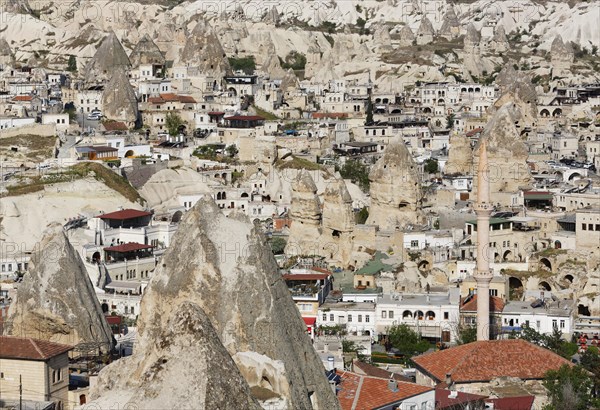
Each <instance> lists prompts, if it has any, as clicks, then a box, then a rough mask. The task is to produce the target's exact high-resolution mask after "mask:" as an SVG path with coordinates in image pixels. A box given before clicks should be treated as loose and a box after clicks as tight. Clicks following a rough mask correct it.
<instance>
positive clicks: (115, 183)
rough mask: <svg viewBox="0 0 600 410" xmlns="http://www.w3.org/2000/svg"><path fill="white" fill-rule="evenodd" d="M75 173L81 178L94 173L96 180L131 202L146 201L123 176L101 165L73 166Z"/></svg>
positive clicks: (84, 164) (83, 164) (84, 163)
mask: <svg viewBox="0 0 600 410" xmlns="http://www.w3.org/2000/svg"><path fill="white" fill-rule="evenodd" d="M70 169H72V170H73V171H74V172H76V173H78V174H80V175H81V177H85V176H87V175H88V174H89V173H90V172H93V173H94V178H95V179H96V180H98V181H100V182H102V183H103V184H104V185H106V186H107V187H109V188H111V189H113V190H115V191H117V192H118V193H120V194H121V195H123V196H124V197H125V198H127V199H128V200H129V201H131V202H139V203H143V202H144V199H143V198H142V197H141V196H140V194H139V193H138V192H137V191H136V190H135V188H134V187H132V186H131V184H130V183H129V181H127V180H126V179H125V178H123V177H122V176H120V175H118V174H115V173H114V172H113V171H111V170H110V169H108V168H106V167H105V166H103V165H101V164H97V163H95V162H83V163H81V164H77V165H74V166H72V167H71V168H70Z"/></svg>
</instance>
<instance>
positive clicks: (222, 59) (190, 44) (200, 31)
mask: <svg viewBox="0 0 600 410" xmlns="http://www.w3.org/2000/svg"><path fill="white" fill-rule="evenodd" d="M180 62H181V63H183V64H185V65H188V66H195V67H197V68H198V71H199V72H200V73H205V74H206V75H210V76H222V75H225V74H227V73H229V72H230V71H231V68H230V67H229V61H228V60H227V58H226V56H225V51H224V50H223V46H222V45H221V41H220V40H219V37H218V36H217V34H216V33H215V30H214V29H213V28H212V26H211V25H210V24H209V23H208V22H206V21H205V20H200V21H198V23H197V24H196V27H194V30H192V32H191V33H190V36H189V37H188V39H187V41H186V43H185V47H184V48H183V50H182V52H181V59H180Z"/></svg>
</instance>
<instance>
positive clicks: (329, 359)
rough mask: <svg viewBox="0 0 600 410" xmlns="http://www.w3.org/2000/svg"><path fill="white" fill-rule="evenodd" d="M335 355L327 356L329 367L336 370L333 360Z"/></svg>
mask: <svg viewBox="0 0 600 410" xmlns="http://www.w3.org/2000/svg"><path fill="white" fill-rule="evenodd" d="M333 360H334V359H333V356H327V369H328V370H335V363H334V361H333Z"/></svg>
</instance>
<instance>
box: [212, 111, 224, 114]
mask: <svg viewBox="0 0 600 410" xmlns="http://www.w3.org/2000/svg"><path fill="white" fill-rule="evenodd" d="M208 115H225V113H224V112H221V111H211V112H209V113H208Z"/></svg>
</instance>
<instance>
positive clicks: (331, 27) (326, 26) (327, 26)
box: [319, 21, 336, 45]
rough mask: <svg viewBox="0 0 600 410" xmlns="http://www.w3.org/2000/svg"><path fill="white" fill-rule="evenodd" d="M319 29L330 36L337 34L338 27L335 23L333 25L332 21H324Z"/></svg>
mask: <svg viewBox="0 0 600 410" xmlns="http://www.w3.org/2000/svg"><path fill="white" fill-rule="evenodd" d="M319 29H320V30H322V31H326V32H327V33H329V34H333V33H335V30H336V25H335V23H332V22H331V21H324V22H322V23H321V25H320V26H319ZM330 37H331V36H330ZM332 45H333V44H332Z"/></svg>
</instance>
